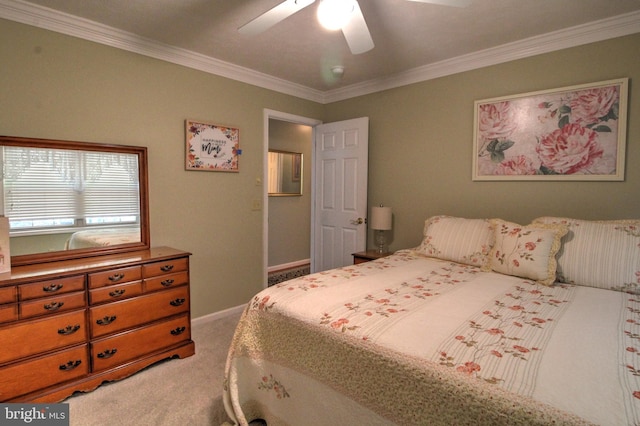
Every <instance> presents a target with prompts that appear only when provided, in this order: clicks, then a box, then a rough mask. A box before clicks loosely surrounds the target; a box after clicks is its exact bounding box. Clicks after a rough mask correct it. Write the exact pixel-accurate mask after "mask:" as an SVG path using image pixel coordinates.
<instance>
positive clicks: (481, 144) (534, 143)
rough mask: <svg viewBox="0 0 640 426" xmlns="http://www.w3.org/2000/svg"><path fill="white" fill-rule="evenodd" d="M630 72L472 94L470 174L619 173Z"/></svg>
mask: <svg viewBox="0 0 640 426" xmlns="http://www.w3.org/2000/svg"><path fill="white" fill-rule="evenodd" d="M627 96H628V79H627V78H621V79H617V80H609V81H603V82H598V83H591V84H583V85H579V86H571V87H563V88H560V89H552V90H544V91H539V92H531V93H525V94H521V95H515V96H505V97H500V98H493V99H485V100H481V101H476V102H475V117H474V134H473V140H474V150H473V180H474V181H484V180H610V181H621V180H624V155H625V145H626V129H627Z"/></svg>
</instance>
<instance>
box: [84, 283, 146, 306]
mask: <svg viewBox="0 0 640 426" xmlns="http://www.w3.org/2000/svg"><path fill="white" fill-rule="evenodd" d="M140 294H142V281H134V282H131V283H126V284H118V285H111V286H109V287H102V288H95V289H91V290H89V299H90V302H91V304H92V305H97V304H100V303H106V302H115V301H116V300H124V299H128V298H130V297H134V296H138V295H140Z"/></svg>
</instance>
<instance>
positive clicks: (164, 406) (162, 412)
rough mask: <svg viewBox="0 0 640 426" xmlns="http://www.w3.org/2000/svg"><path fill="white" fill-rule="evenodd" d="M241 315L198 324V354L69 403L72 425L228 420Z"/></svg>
mask: <svg viewBox="0 0 640 426" xmlns="http://www.w3.org/2000/svg"><path fill="white" fill-rule="evenodd" d="M241 312H242V311H241V310H239V309H233V310H230V311H227V312H226V313H224V314H221V315H217V316H215V317H214V319H205V320H202V321H196V323H195V324H194V325H193V327H192V330H191V335H192V339H193V340H194V341H195V343H196V354H195V355H193V356H191V357H188V358H184V359H172V360H168V361H163V362H160V363H159V364H155V365H153V366H151V367H148V368H146V369H144V370H142V371H140V372H138V373H136V374H134V375H133V376H131V377H129V378H127V379H124V380H121V381H117V382H111V383H105V384H103V385H102V386H100V387H99V388H97V389H96V390H95V391H93V392H89V393H78V394H75V395H73V396H71V397H70V398H67V399H66V400H65V401H63V402H64V403H67V404H69V417H70V424H71V426H106V425H109V426H128V425H131V426H147V425H149V426H151V425H154V426H165V425H166V426H173V425H176V426H178V425H179V426H184V425H190V426H197V425H207V426H211V425H214V426H217V425H221V424H223V423H225V422H226V421H229V418H228V417H227V415H226V413H225V411H224V407H223V404H222V386H223V380H224V367H225V362H226V356H227V351H228V349H229V345H230V344H231V339H232V338H233V333H234V330H235V327H236V325H237V323H238V320H239V319H240V315H241Z"/></svg>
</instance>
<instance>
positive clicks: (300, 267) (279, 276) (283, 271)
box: [267, 260, 311, 286]
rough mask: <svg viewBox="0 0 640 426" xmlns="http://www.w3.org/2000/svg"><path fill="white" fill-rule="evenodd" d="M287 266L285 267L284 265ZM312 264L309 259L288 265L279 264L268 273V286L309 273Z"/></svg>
mask: <svg viewBox="0 0 640 426" xmlns="http://www.w3.org/2000/svg"><path fill="white" fill-rule="evenodd" d="M283 266H285V267H283ZM310 270H311V264H310V263H309V262H308V260H307V261H300V262H293V263H290V264H287V265H278V267H277V269H276V267H274V268H273V271H269V273H268V274H267V286H272V285H275V284H278V283H281V282H283V281H288V280H290V279H293V278H297V277H301V276H303V275H309V273H310Z"/></svg>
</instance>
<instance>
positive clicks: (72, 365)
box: [59, 359, 82, 371]
mask: <svg viewBox="0 0 640 426" xmlns="http://www.w3.org/2000/svg"><path fill="white" fill-rule="evenodd" d="M80 364H82V361H81V360H79V359H78V360H75V361H69V362H68V363H66V364H61V365H60V367H59V368H60V370H62V371H70V370H73V369H74V368H76V367H77V366H79V365H80Z"/></svg>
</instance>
